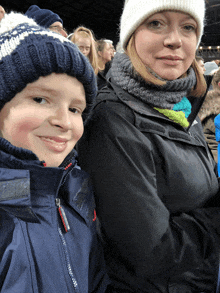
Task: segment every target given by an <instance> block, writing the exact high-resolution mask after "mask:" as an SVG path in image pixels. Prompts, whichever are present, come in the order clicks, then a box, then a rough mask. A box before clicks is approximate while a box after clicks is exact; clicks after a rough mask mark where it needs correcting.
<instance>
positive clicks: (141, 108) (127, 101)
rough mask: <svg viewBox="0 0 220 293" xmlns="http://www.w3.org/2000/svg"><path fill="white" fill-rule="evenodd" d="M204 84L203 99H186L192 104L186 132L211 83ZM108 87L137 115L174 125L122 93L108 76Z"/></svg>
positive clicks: (156, 112) (208, 81) (144, 104)
mask: <svg viewBox="0 0 220 293" xmlns="http://www.w3.org/2000/svg"><path fill="white" fill-rule="evenodd" d="M206 82H207V90H206V93H205V94H204V96H203V97H201V98H197V97H193V96H190V97H187V98H188V99H189V101H190V103H191V104H192V111H191V114H190V115H189V117H188V121H189V126H188V127H187V129H186V130H187V131H188V130H189V129H190V127H191V126H192V124H193V122H194V120H195V119H196V117H197V115H198V113H199V110H200V108H201V107H202V104H203V102H204V100H205V98H206V95H207V92H208V88H209V86H210V83H211V79H209V80H207V81H206ZM108 85H109V86H110V87H111V88H113V90H114V91H115V93H116V95H117V97H118V98H119V100H121V102H123V103H125V104H127V105H128V106H129V107H130V108H132V109H133V110H134V111H136V112H137V113H139V114H141V115H147V116H151V117H156V118H160V119H163V120H166V121H169V122H172V123H174V122H173V121H171V120H170V119H169V118H167V117H165V116H164V115H162V114H161V113H159V112H158V111H156V110H155V109H153V108H152V107H150V106H148V105H147V104H146V103H144V102H142V101H140V100H138V99H136V98H135V97H134V96H133V95H131V94H129V93H128V92H126V91H124V90H123V89H122V88H121V87H119V86H118V85H117V84H116V83H115V82H114V80H113V79H112V78H111V77H110V75H109V76H108Z"/></svg>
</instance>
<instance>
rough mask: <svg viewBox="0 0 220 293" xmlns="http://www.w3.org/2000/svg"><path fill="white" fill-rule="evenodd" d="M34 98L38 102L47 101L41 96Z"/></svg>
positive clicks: (43, 102)
mask: <svg viewBox="0 0 220 293" xmlns="http://www.w3.org/2000/svg"><path fill="white" fill-rule="evenodd" d="M33 100H34V101H35V102H36V103H38V104H45V103H46V102H47V101H46V100H45V99H44V98H39V97H36V98H33Z"/></svg>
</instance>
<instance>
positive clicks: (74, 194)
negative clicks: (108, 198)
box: [0, 138, 108, 293]
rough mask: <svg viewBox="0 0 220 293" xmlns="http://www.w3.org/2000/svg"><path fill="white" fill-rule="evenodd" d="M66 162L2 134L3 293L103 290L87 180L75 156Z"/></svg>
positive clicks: (101, 263)
mask: <svg viewBox="0 0 220 293" xmlns="http://www.w3.org/2000/svg"><path fill="white" fill-rule="evenodd" d="M74 154H75V152H74ZM70 159H71V162H70ZM65 165H66V166H67V167H65V166H63V167H59V168H45V167H44V166H43V162H40V161H39V160H38V159H37V157H36V156H35V155H34V154H33V153H32V152H31V151H27V150H24V149H21V148H16V147H14V146H12V145H11V144H10V143H9V142H8V141H6V140H4V139H3V138H0V235H1V236H0V292H1V293H32V292H33V293H39V292H41V293H56V292H57V293H61V292H62V293H67V292H68V293H69V292H72V293H73V292H81V293H87V292H100V293H103V292H105V289H106V286H107V282H108V279H107V276H106V274H105V265H104V260H103V254H102V248H101V246H100V242H99V240H98V238H97V234H96V216H95V212H94V210H95V206H94V200H93V194H92V190H91V186H90V184H89V179H88V176H87V174H86V173H85V172H83V171H82V170H81V169H80V168H79V167H78V166H77V164H76V159H75V157H74V156H71V158H70V156H69V157H68V158H67V159H66V160H65ZM64 213H65V214H64ZM65 216H66V219H67V220H66V219H65ZM67 230H68V232H66V231H67Z"/></svg>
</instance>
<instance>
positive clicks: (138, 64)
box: [126, 35, 207, 97]
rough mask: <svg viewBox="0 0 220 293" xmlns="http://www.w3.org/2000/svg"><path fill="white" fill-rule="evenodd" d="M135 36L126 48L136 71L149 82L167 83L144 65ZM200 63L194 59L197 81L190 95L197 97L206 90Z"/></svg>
mask: <svg viewBox="0 0 220 293" xmlns="http://www.w3.org/2000/svg"><path fill="white" fill-rule="evenodd" d="M134 40H135V37H134V35H132V36H131V38H130V40H129V42H128V45H127V48H126V54H127V55H128V56H129V58H130V60H131V63H132V65H133V67H134V69H135V70H136V72H137V73H138V74H139V75H140V76H141V77H142V78H143V79H144V80H145V81H146V82H147V83H152V84H155V85H158V86H162V85H164V84H166V81H164V80H160V79H158V78H157V77H156V76H154V75H153V74H152V73H150V71H149V69H147V67H146V66H145V65H144V63H143V62H142V61H141V59H140V57H139V56H138V54H137V51H136V48H135V42H134ZM198 66H199V65H198V64H197V62H196V61H195V59H194V60H193V63H192V68H193V69H194V71H195V74H196V79H197V83H196V85H195V87H194V88H193V89H192V90H191V92H190V95H192V96H195V97H202V96H203V95H204V94H205V92H206V87H207V86H206V81H205V78H204V76H203V74H201V73H200V71H199V67H198Z"/></svg>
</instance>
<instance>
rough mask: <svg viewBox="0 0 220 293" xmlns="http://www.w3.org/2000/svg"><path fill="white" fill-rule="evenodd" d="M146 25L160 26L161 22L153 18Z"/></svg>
mask: <svg viewBox="0 0 220 293" xmlns="http://www.w3.org/2000/svg"><path fill="white" fill-rule="evenodd" d="M148 27H152V28H160V27H161V23H160V22H159V21H158V20H153V21H151V22H149V23H148Z"/></svg>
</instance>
